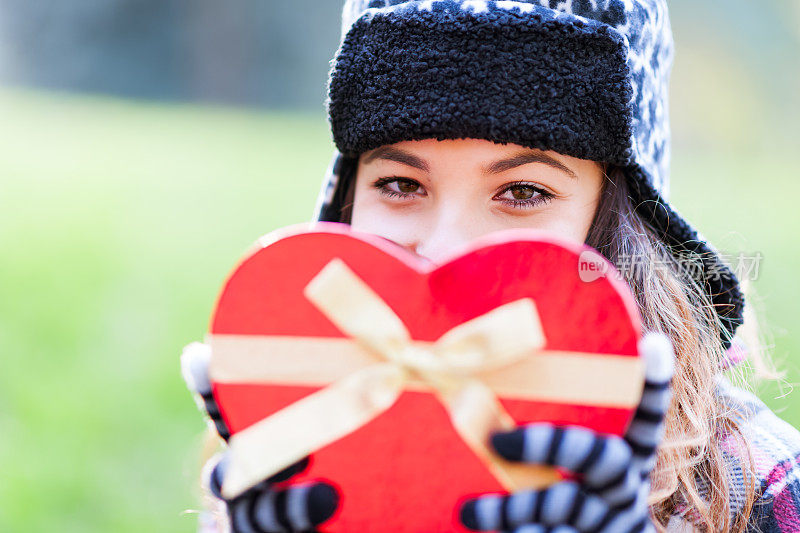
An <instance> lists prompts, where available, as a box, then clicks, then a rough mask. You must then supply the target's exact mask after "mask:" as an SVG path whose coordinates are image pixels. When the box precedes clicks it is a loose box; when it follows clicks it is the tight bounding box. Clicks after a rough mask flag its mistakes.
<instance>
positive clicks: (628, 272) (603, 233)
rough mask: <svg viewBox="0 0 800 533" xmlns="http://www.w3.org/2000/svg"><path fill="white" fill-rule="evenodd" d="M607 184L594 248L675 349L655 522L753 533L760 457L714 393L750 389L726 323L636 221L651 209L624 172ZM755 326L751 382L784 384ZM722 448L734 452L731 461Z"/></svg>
mask: <svg viewBox="0 0 800 533" xmlns="http://www.w3.org/2000/svg"><path fill="white" fill-rule="evenodd" d="M605 178H606V179H605V180H604V185H603V191H602V193H601V199H600V202H599V205H598V209H597V213H596V214H595V219H594V221H593V224H592V227H591V229H590V232H589V235H588V237H587V240H586V243H587V244H588V245H590V246H592V247H594V248H596V249H597V250H598V251H600V253H601V254H602V255H604V256H605V257H606V258H607V259H608V260H609V261H611V262H612V263H613V264H615V265H617V266H620V265H625V266H626V267H628V268H626V269H624V270H625V271H622V269H621V272H622V274H623V275H624V277H625V279H626V280H627V282H628V284H629V286H630V287H631V290H632V291H633V294H634V297H635V299H636V301H637V303H638V306H639V310H640V313H641V316H642V321H643V327H644V329H645V330H647V331H660V332H663V333H665V334H666V335H667V336H668V337H669V338H670V340H671V341H672V344H673V347H674V350H675V358H676V360H675V376H674V378H673V380H672V387H673V397H672V403H671V405H670V408H669V411H668V413H667V415H666V420H665V426H666V427H665V433H664V438H663V440H662V443H661V445H660V447H659V451H658V460H657V462H656V467H655V469H654V471H653V473H652V474H651V483H652V491H651V495H650V502H649V503H650V506H651V512H652V515H653V519H654V521H655V523H656V525H657V528H658V529H659V530H660V531H666V529H665V528H666V525H667V523H668V522H669V520H670V519H671V517H672V516H674V515H680V516H682V517H684V518H685V519H686V520H688V521H689V522H690V523H692V524H694V526H695V527H697V528H698V529H700V530H701V531H708V532H712V531H725V532H727V531H731V532H744V531H745V530H746V528H747V523H748V520H749V517H750V514H751V513H752V510H753V506H754V504H755V502H756V501H757V499H758V496H759V495H758V494H757V484H756V479H757V476H756V471H755V465H754V461H753V455H752V450H751V448H750V445H749V443H748V442H747V440H746V438H745V437H744V435H743V430H742V427H743V424H744V422H745V421H744V420H743V419H742V415H741V414H739V413H738V412H737V411H736V410H735V408H733V407H732V406H731V405H728V404H727V403H726V402H725V401H724V399H723V398H722V397H721V396H720V395H718V394H716V393H715V389H716V386H717V381H718V379H720V378H721V377H722V376H723V375H727V377H728V378H729V379H730V380H731V381H732V382H733V383H734V384H735V385H737V386H739V387H742V388H745V389H748V390H750V389H751V384H750V381H751V379H750V377H749V375H748V373H747V372H746V370H745V367H746V366H747V365H744V366H742V367H737V368H731V365H730V362H729V361H728V359H727V355H726V353H725V351H724V350H723V345H722V342H721V337H720V335H721V332H722V331H724V330H723V329H722V324H721V322H720V320H719V317H718V315H717V313H716V311H715V309H714V306H713V304H712V302H711V298H710V296H709V294H708V292H707V291H706V290H704V288H703V286H702V282H701V280H698V275H697V273H696V272H697V270H696V269H692V268H691V265H692V261H691V260H689V261H683V260H681V257H680V256H677V257H676V255H675V254H673V253H672V251H671V250H670V249H669V248H668V246H667V245H666V244H665V243H664V241H663V240H662V239H661V238H659V235H658V234H657V232H656V231H655V230H654V229H653V228H652V227H651V226H650V225H648V224H647V223H645V221H644V220H643V218H642V217H640V216H639V215H638V214H637V208H640V207H646V206H639V205H635V204H634V202H633V200H632V198H631V196H630V194H629V189H628V185H627V181H626V179H625V176H624V173H623V171H622V170H621V169H620V168H619V167H616V166H613V165H608V166H606V168H605ZM689 259H691V258H689ZM695 264H697V263H695ZM631 266H633V268H630V267H631ZM746 317H747V319H746V321H745V324H744V325H743V326H741V327H740V332H739V333H740V334H739V337H746V336H748V335H749V337H748V338H750V339H756V342H751V344H752V345H751V346H749V347H748V348H749V350H748V357H749V359H750V362H751V364H752V367H753V368H754V369H755V371H756V372H755V374H754V375H753V376H752V377H755V378H776V377H778V374H777V372H775V371H774V369H773V368H772V366H771V364H770V363H769V362H768V360H767V358H766V354H765V353H764V351H763V350H762V347H761V346H762V345H761V344H760V342H758V340H757V339H758V338H759V335H758V332H757V330H756V327H757V326H756V324H755V323H754V321H753V315H752V312H751V310H748V312H746ZM723 441H725V443H726V445H725V446H723ZM723 447H724V448H725V449H726V450H727V449H729V448H732V449H733V450H734V452H733V453H730V452H729V453H723ZM738 472H741V476H742V477H741V478H739V477H738V476H737V473H738ZM742 481H743V482H744V483H743V486H741V484H742ZM734 500H735V501H736V506H735V507H734V506H733V505H732V502H733V501H734Z"/></svg>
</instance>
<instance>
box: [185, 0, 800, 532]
mask: <svg viewBox="0 0 800 533" xmlns="http://www.w3.org/2000/svg"><path fill="white" fill-rule="evenodd" d="M671 61H672V41H671V33H670V27H669V20H668V17H667V11H666V5H665V2H664V0H596V1H595V0H566V1H556V0H551V1H548V0H541V1H540V0H536V1H533V0H531V1H500V0H498V1H491V0H427V1H410V0H406V1H401V0H373V1H366V0H364V1H359V0H351V1H348V2H347V3H346V5H345V8H344V21H343V40H342V43H341V46H340V48H339V50H338V51H337V54H336V58H335V61H334V63H333V68H332V70H331V75H330V81H329V101H328V102H327V104H328V111H329V117H330V121H331V126H332V131H333V137H334V142H335V143H336V147H337V153H336V154H335V157H334V160H333V162H332V164H331V167H330V168H329V172H328V175H327V177H326V180H325V184H324V186H323V190H322V192H321V194H320V199H319V202H318V206H317V213H316V218H317V219H318V220H331V221H340V222H345V223H348V224H350V225H351V226H352V227H353V228H354V229H357V230H360V231H366V232H370V233H375V234H378V235H381V236H383V237H385V238H387V239H390V240H392V241H394V242H396V243H398V244H400V245H401V246H404V247H406V248H407V249H408V250H410V251H412V252H413V253H416V254H419V255H420V256H423V257H426V258H427V259H429V260H431V261H433V262H436V261H437V260H439V259H440V258H442V257H445V256H447V255H448V254H449V253H450V252H451V251H452V250H454V249H458V248H460V247H462V246H463V245H464V244H466V243H468V242H469V241H471V240H472V239H475V238H477V237H479V236H482V235H485V234H487V233H489V232H492V231H494V230H499V229H504V228H509V227H530V228H537V229H543V230H547V231H550V232H552V233H555V234H558V235H560V236H562V237H564V238H567V239H571V240H576V241H580V242H585V243H587V244H589V245H591V246H593V247H595V248H596V249H598V250H599V251H600V252H601V253H602V254H603V255H604V256H605V257H607V258H608V259H609V260H610V261H611V262H613V263H615V264H617V265H618V266H619V267H620V270H621V271H622V273H623V275H625V276H626V279H627V281H628V282H629V284H630V286H631V289H632V291H633V293H634V296H635V298H636V300H637V302H638V304H639V308H640V311H641V314H642V317H643V320H644V325H645V328H646V330H648V331H649V332H651V335H650V336H647V337H645V340H646V342H645V343H644V344H643V350H644V351H645V355H646V356H647V358H648V370H647V384H646V387H645V393H644V396H643V400H642V404H641V405H640V407H639V409H638V411H637V414H636V417H635V420H634V423H633V424H632V425H631V429H630V430H629V431H628V434H627V435H626V436H625V437H624V438H616V437H614V438H610V437H607V436H603V435H596V434H593V433H591V432H589V431H588V430H584V429H582V428H576V427H566V428H563V427H553V426H551V425H548V424H534V425H532V426H528V427H524V428H519V429H518V430H516V431H513V432H510V433H507V434H498V435H496V436H495V437H494V438H493V439H492V445H493V446H494V448H495V449H496V450H497V452H498V453H500V454H501V455H503V456H505V457H507V458H508V459H511V460H517V461H528V462H544V463H549V464H556V465H558V466H562V467H566V468H568V469H570V470H573V471H577V472H582V473H583V474H584V477H583V481H582V482H581V483H580V484H578V483H576V482H562V483H558V484H556V485H554V486H553V487H550V488H548V489H546V490H544V491H539V492H536V491H522V492H520V493H517V494H512V495H509V496H507V497H498V496H486V497H483V498H478V499H477V500H473V501H471V502H468V503H467V504H465V506H464V508H463V509H461V519H462V522H463V523H464V525H465V526H467V527H468V528H471V529H475V530H514V531H522V532H528V533H532V532H544V531H557V532H559V533H566V532H573V531H607V532H616V531H619V532H625V531H651V530H668V531H686V530H701V531H750V530H758V529H760V530H762V531H776V532H785V531H800V481H798V475H800V466H798V464H797V457H798V455H800V433H798V432H797V431H796V430H795V429H794V428H792V427H790V426H789V425H788V424H786V423H785V422H783V421H782V420H780V419H779V418H777V417H776V416H775V415H774V414H773V413H772V412H771V411H769V409H767V408H766V407H765V406H764V404H763V403H762V402H760V401H759V400H758V399H757V398H756V397H755V396H753V395H752V394H750V393H748V392H745V390H744V389H743V388H740V387H735V386H733V385H731V383H730V381H729V380H728V378H727V377H726V375H730V374H732V375H734V376H735V375H736V372H735V369H734V371H733V372H731V371H730V370H731V368H732V367H733V366H735V365H734V362H733V361H734V357H732V354H734V353H736V350H737V347H738V346H739V341H738V337H737V336H736V332H737V328H738V327H739V326H740V325H741V324H742V322H743V312H744V301H743V297H742V294H741V291H740V288H739V284H738V281H737V279H736V277H735V276H734V275H733V273H732V272H731V271H730V269H729V268H728V267H727V266H726V265H725V264H724V263H723V262H722V260H721V258H720V257H719V255H718V254H717V253H716V251H715V250H714V249H713V248H712V247H711V246H710V245H709V244H708V243H707V242H705V240H704V239H703V238H702V237H701V236H700V235H699V234H697V233H696V232H695V231H694V230H693V229H692V228H691V227H690V226H689V224H688V223H687V222H686V221H685V220H684V219H683V218H681V217H680V216H679V215H678V214H677V213H676V212H675V211H674V210H673V209H672V208H671V207H670V206H669V204H668V203H667V201H666V199H665V196H664V194H665V191H666V187H667V183H668V162H669V126H668V119H667V115H668V112H667V85H668V78H669V71H670V65H671ZM673 353H674V376H673V372H672V354H673ZM207 355H208V354H207V349H206V348H205V347H204V346H202V345H192V346H191V347H190V349H188V350H187V351H186V352H185V357H184V363H185V370H186V376H187V381H189V383H190V387H191V388H192V389H193V390H195V391H196V392H198V393H199V394H201V395H202V397H203V398H204V404H205V406H206V408H207V410H208V412H209V414H210V415H211V416H212V418H213V419H214V420H215V422H216V426H217V429H218V430H219V432H220V434H221V435H222V436H223V437H227V433H226V430H225V427H224V423H223V422H222V421H221V420H220V419H219V417H218V411H217V409H216V407H215V406H214V405H213V400H212V398H211V396H210V392H209V389H208V380H207V377H206V376H205V360H206V359H207ZM670 385H671V387H670ZM740 385H741V386H745V384H744V383H740ZM670 389H671V391H672V393H671V395H670ZM670 398H671V400H670ZM215 465H216V466H210V467H209V468H208V474H209V476H208V479H209V486H210V488H211V490H212V492H214V493H215V494H217V495H218V494H219V490H218V489H219V479H220V477H221V473H222V472H223V470H224V466H225V461H224V459H223V460H222V461H221V462H220V463H219V464H216V463H215ZM302 467H303V465H302V464H301V465H296V466H295V467H293V468H290V469H288V470H287V471H285V472H283V473H282V474H281V475H280V476H278V478H280V479H285V478H287V477H289V476H291V475H292V474H294V473H296V472H297V471H299V469H301V468H302ZM276 479H277V478H276ZM274 480H275V479H272V480H267V481H266V482H265V483H264V484H262V485H260V486H258V487H256V488H254V489H253V490H252V491H250V492H249V493H247V494H246V495H244V496H243V497H241V498H239V499H237V500H236V501H233V502H225V503H224V504H223V505H224V507H225V509H227V511H228V516H229V518H230V523H231V526H232V528H233V529H234V530H236V531H303V530H310V529H313V528H314V527H315V526H317V525H318V524H320V523H322V522H324V520H325V519H327V518H328V517H329V516H330V515H331V513H332V512H333V511H334V510H335V508H336V505H337V498H336V494H335V491H333V489H332V488H331V487H330V486H328V485H325V484H317V485H314V486H303V487H290V488H288V489H285V488H284V489H281V490H272V488H271V486H272V485H271V481H274ZM376 527H379V526H377V525H376Z"/></svg>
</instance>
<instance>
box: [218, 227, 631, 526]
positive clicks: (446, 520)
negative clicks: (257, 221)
mask: <svg viewBox="0 0 800 533" xmlns="http://www.w3.org/2000/svg"><path fill="white" fill-rule="evenodd" d="M335 258H338V259H339V260H341V261H343V262H344V263H345V264H346V265H347V267H349V269H350V270H352V272H354V273H355V274H356V275H357V276H358V277H359V278H360V279H361V280H362V281H363V282H364V283H366V285H368V286H369V287H370V288H371V289H372V290H373V291H374V292H375V293H377V295H379V296H380V298H381V299H382V300H383V301H384V302H385V303H386V304H387V305H388V306H389V307H390V308H391V309H392V310H393V311H394V312H395V313H396V315H397V316H398V317H399V318H400V319H401V320H402V322H403V323H404V324H405V326H406V327H407V329H408V332H409V333H410V335H411V337H412V338H413V339H414V340H418V341H429V342H434V341H436V340H437V339H439V338H440V337H441V336H442V335H443V334H444V333H445V332H447V331H449V330H451V329H452V328H454V327H456V326H459V325H460V324H463V323H464V322H467V321H469V320H471V319H473V318H476V317H478V316H480V315H483V314H485V313H487V312H490V311H492V310H493V309H496V308H498V307H499V306H502V305H504V304H507V303H509V302H513V301H516V300H518V299H521V298H531V299H532V300H533V301H534V302H535V305H536V309H537V311H538V315H539V319H540V321H541V328H542V330H543V332H544V337H545V339H546V343H545V346H544V348H543V353H546V354H550V355H551V357H550V359H555V360H556V361H557V362H558V363H559V364H562V363H563V367H561V366H559V367H557V370H556V371H554V369H553V368H550V367H547V368H546V369H544V370H542V371H541V372H529V373H528V374H527V375H524V373H520V372H516V373H513V372H512V373H510V374H509V373H507V374H506V375H505V376H506V378H504V379H494V381H493V385H492V388H493V390H495V391H496V392H497V396H498V397H499V399H500V402H501V404H502V405H503V407H504V408H505V409H506V411H507V412H508V413H509V414H510V415H511V417H512V418H513V419H514V421H515V422H517V423H520V424H523V423H528V422H536V421H549V422H553V423H557V424H578V425H581V426H585V427H588V428H591V429H594V430H596V431H600V432H604V433H613V434H618V435H621V434H623V432H624V431H625V429H626V427H627V425H628V423H629V421H630V418H631V416H632V414H633V410H634V409H635V407H636V404H637V403H638V399H639V395H640V394H641V386H642V382H643V377H642V372H641V366H640V365H639V363H640V360H639V357H638V355H639V354H638V349H637V342H638V340H639V337H640V334H641V333H640V323H639V315H638V311H637V309H636V304H635V302H634V300H633V297H632V295H631V294H630V291H629V289H628V287H627V285H626V284H625V283H624V282H623V281H621V280H620V279H616V277H615V276H612V275H609V273H612V272H614V271H613V267H610V265H608V264H606V263H605V262H604V260H603V259H602V258H601V257H600V256H599V255H598V254H596V252H593V251H591V249H590V248H588V247H586V246H581V245H577V244H570V243H567V242H563V241H561V240H559V239H557V238H554V237H552V236H549V235H547V234H543V233H540V232H536V231H533V230H522V229H520V230H505V231H502V232H498V233H494V234H490V235H488V236H486V237H484V238H481V239H478V240H477V241H475V242H473V243H472V244H471V245H470V246H469V247H468V248H467V249H465V250H462V251H461V252H460V253H459V254H458V255H455V256H453V257H452V258H451V259H450V260H448V261H446V262H444V263H443V264H440V265H438V266H435V265H431V264H429V263H425V262H423V260H422V259H420V258H418V257H416V256H414V255H412V254H410V253H409V252H407V251H406V250H404V249H402V248H401V247H399V246H397V245H396V244H394V243H392V242H390V241H387V240H385V239H382V238H380V237H377V236H374V235H367V234H359V233H355V232H352V231H351V230H350V229H349V227H348V226H346V225H342V224H335V223H318V224H316V225H313V226H307V225H303V226H295V227H291V228H285V229H283V230H278V231H277V232H273V233H272V234H270V235H267V236H266V237H264V238H262V239H261V240H260V241H259V243H258V246H257V247H256V249H255V251H252V252H251V253H250V254H249V255H248V256H247V257H245V259H244V260H243V261H242V262H241V263H240V264H239V265H238V266H237V267H236V269H235V270H234V271H233V273H232V274H231V276H230V277H229V279H228V281H227V282H226V284H225V286H224V288H223V290H222V293H221V295H220V297H219V300H218V303H217V306H216V310H215V312H214V315H213V318H212V321H211V327H210V331H209V336H208V342H209V344H211V346H212V363H211V369H212V370H211V379H212V386H213V394H214V397H215V398H216V400H217V403H218V404H219V407H220V411H221V413H222V416H223V418H224V420H225V422H226V423H227V425H228V427H229V428H230V430H231V432H232V433H233V434H234V435H235V434H237V433H238V432H241V431H243V430H245V429H247V428H248V427H250V426H252V425H253V424H255V423H256V422H259V421H260V420H262V419H263V418H265V417H268V416H269V415H271V414H273V413H275V412H277V411H279V410H281V409H283V408H285V407H287V406H289V405H290V404H293V403H294V402H296V401H298V400H300V399H301V398H304V397H306V396H308V395H309V394H311V393H313V392H315V391H318V390H320V389H321V388H323V387H325V386H326V385H328V384H329V382H330V381H328V380H324V379H321V378H320V372H322V371H323V370H325V371H331V369H333V371H334V373H335V368H336V361H335V360H334V361H332V362H331V364H330V365H324V364H323V365H318V364H313V363H309V364H308V365H307V366H303V354H302V353H297V354H296V355H292V356H287V355H280V357H282V358H283V359H284V360H289V359H291V360H292V361H293V362H294V363H296V362H297V361H299V362H300V366H299V367H300V368H301V369H306V370H307V373H305V374H302V375H294V374H292V375H290V376H289V377H287V375H284V374H282V375H281V376H280V377H275V378H271V377H270V376H261V377H259V378H258V379H255V378H253V379H250V378H248V377H247V376H246V375H245V376H243V377H242V378H241V379H237V380H224V379H217V378H216V377H215V374H214V368H215V364H218V363H219V359H220V358H221V357H223V355H222V354H221V353H218V352H219V351H221V350H219V351H215V350H214V347H215V344H218V343H220V342H223V341H226V342H227V341H231V340H233V341H241V340H244V341H246V342H249V341H258V340H259V339H268V338H271V339H274V338H276V337H280V338H299V339H315V340H317V341H324V340H325V339H339V340H341V339H342V337H344V336H345V334H344V333H342V331H340V330H339V329H338V328H337V327H336V326H335V325H334V324H333V323H332V322H331V321H330V320H329V319H328V318H327V317H326V316H325V315H324V314H323V313H321V312H320V310H319V309H317V308H316V307H315V306H314V305H313V304H312V303H311V302H310V301H309V300H308V299H307V298H306V297H305V296H304V289H305V288H306V286H307V285H308V284H309V282H310V281H311V280H312V279H313V278H314V277H315V276H316V275H317V274H318V273H319V272H320V271H321V270H322V269H323V268H324V267H325V266H326V265H327V264H329V263H330V262H331V260H333V259H335ZM598 265H599V267H598ZM598 268H599V271H601V272H605V275H597V274H592V275H590V276H589V277H587V276H585V275H583V274H585V272H586V271H587V269H588V270H591V271H592V272H596V271H598ZM262 355H264V354H262ZM269 355H270V354H269V353H268V354H266V356H267V357H268V356H269ZM539 356H540V354H532V355H531V356H530V357H531V358H536V357H539ZM273 357H275V354H273ZM331 357H335V354H333V352H332V355H331ZM295 360H296V361H295ZM532 360H534V361H535V359H532ZM215 361H216V363H215ZM279 362H280V361H279ZM295 366H297V365H296V364H295ZM320 366H322V367H325V368H324V369H322V370H320V368H319V367H320ZM290 374H291V373H290ZM498 384H499V388H500V389H503V390H501V391H498V387H495V386H494V385H498ZM275 438H276V439H279V438H280V435H275ZM319 478H324V479H327V480H329V481H331V482H333V483H334V484H335V485H337V486H338V487H339V489H340V492H341V495H342V500H341V504H340V509H339V511H338V512H337V514H336V515H334V517H333V518H332V519H331V520H330V521H329V522H327V523H326V524H325V527H324V530H325V531H392V532H400V531H409V532H411V531H414V532H418V531H428V532H429V531H465V529H464V528H463V527H462V526H460V525H459V524H458V521H457V508H458V506H459V503H460V502H461V501H463V499H464V498H466V497H468V496H472V495H475V494H478V493H484V492H502V491H503V490H504V488H503V486H502V485H501V484H500V483H499V481H498V480H497V479H496V478H495V477H494V476H493V475H492V473H491V472H490V470H489V469H488V468H487V466H486V464H485V463H484V462H483V461H481V460H480V459H479V458H478V457H477V456H476V454H475V453H474V452H473V451H472V449H470V447H469V446H467V445H466V444H465V443H464V442H463V441H462V440H461V438H459V436H458V434H457V433H456V432H455V431H454V429H453V427H452V425H451V422H450V419H449V417H448V413H447V411H446V410H445V408H444V407H443V405H442V404H441V403H440V401H439V400H438V399H437V397H436V396H435V395H434V394H433V393H432V392H431V391H430V390H424V389H419V388H409V389H406V390H405V391H404V392H403V393H402V394H401V395H400V397H399V399H398V400H397V402H396V403H395V404H394V405H393V406H392V407H390V408H389V409H388V410H387V411H386V412H384V413H383V414H381V415H379V416H378V417H377V418H375V419H373V420H372V421H370V422H369V423H367V424H366V425H364V426H362V427H360V428H359V429H357V430H355V431H353V432H352V433H350V434H349V435H347V436H345V437H344V438H341V439H340V440H338V441H336V442H334V443H332V444H330V445H328V446H326V447H324V448H322V449H320V450H318V451H316V452H315V453H314V454H313V456H312V463H311V466H310V468H309V469H308V470H307V471H306V472H305V473H303V474H301V475H300V476H297V477H296V478H294V479H293V480H292V482H296V481H302V480H305V479H319Z"/></svg>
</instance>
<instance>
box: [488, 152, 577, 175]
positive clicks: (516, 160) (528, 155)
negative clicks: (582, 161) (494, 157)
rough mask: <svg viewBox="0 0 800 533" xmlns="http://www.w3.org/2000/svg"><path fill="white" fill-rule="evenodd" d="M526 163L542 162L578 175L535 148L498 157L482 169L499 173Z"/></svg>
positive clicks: (491, 172) (569, 173)
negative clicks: (501, 157) (504, 157)
mask: <svg viewBox="0 0 800 533" xmlns="http://www.w3.org/2000/svg"><path fill="white" fill-rule="evenodd" d="M528 163H544V164H545V165H549V166H551V167H553V168H557V169H559V170H562V171H564V172H566V173H567V174H568V175H569V176H570V177H571V178H577V177H578V175H577V174H575V172H574V171H573V170H572V169H571V168H569V167H568V166H566V165H565V164H564V163H562V162H561V161H559V160H558V159H555V158H553V157H550V156H549V155H547V154H545V153H543V152H539V151H536V150H525V151H522V152H518V153H517V154H515V155H513V156H512V157H509V158H507V159H500V160H498V161H495V162H494V163H492V164H491V165H489V166H488V167H486V168H485V169H484V172H485V173H486V174H499V173H500V172H505V171H506V170H511V169H512V168H516V167H519V166H522V165H527V164H528Z"/></svg>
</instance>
